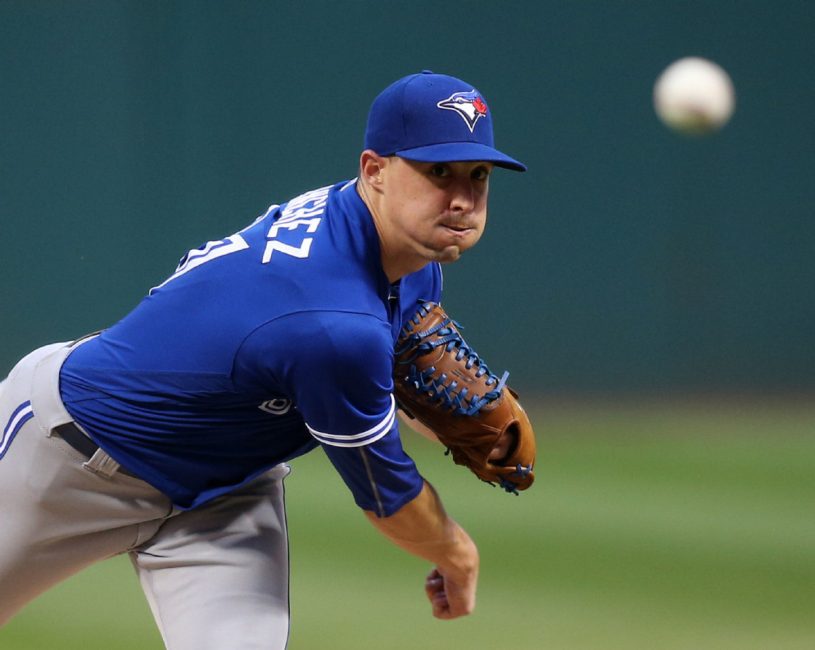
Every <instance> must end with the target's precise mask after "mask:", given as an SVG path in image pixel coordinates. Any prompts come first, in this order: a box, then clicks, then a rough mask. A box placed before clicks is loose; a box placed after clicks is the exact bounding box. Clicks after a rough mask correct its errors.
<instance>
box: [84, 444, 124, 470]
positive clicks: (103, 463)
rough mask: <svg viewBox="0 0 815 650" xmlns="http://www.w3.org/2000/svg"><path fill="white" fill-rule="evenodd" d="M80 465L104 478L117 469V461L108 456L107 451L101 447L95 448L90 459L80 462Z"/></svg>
mask: <svg viewBox="0 0 815 650" xmlns="http://www.w3.org/2000/svg"><path fill="white" fill-rule="evenodd" d="M82 466H83V467H84V468H85V469H87V470H88V471H89V472H93V473H94V474H99V476H104V477H105V478H111V477H112V476H113V475H114V474H115V473H116V472H118V471H119V463H117V462H116V461H115V460H113V459H112V458H111V457H110V456H108V454H107V452H106V451H105V450H103V449H102V448H101V447H100V448H99V449H97V450H96V452H95V453H94V454H93V456H91V457H90V459H88V460H87V461H86V462H84V463H82Z"/></svg>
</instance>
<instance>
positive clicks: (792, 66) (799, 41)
mask: <svg viewBox="0 0 815 650" xmlns="http://www.w3.org/2000/svg"><path fill="white" fill-rule="evenodd" d="M813 35H815V5H813V4H812V3H811V2H805V1H800V2H794V1H783V0H782V1H777V2H771V1H765V2H761V1H757V0H745V1H742V2H737V1H724V0H722V1H716V2H713V1H711V2H700V1H688V2H633V1H632V2H621V1H611V0H610V1H589V0H586V1H579V0H574V1H571V2H565V1H564V2H484V1H481V0H468V1H467V2H446V3H440V2H429V1H426V0H414V1H411V2H392V1H388V0H380V1H378V2H367V1H364V2H363V1H353V0H351V1H347V2H344V3H334V2H315V1H304V2H297V3H280V2H260V1H243V2H240V1H238V2H225V1H224V2H213V1H203V0H202V1H199V2H170V1H165V2H156V1H139V2H136V1H132V2H125V1H116V0H109V1H104V2H102V1H97V0H84V1H83V0H75V1H73V2H67V1H56V0H54V1H46V0H30V1H22V0H0V228H1V229H2V235H3V236H2V253H0V295H1V296H2V302H0V333H2V337H0V369H2V370H0V372H5V371H6V370H7V369H8V368H9V367H10V366H11V364H12V363H13V362H14V361H15V360H16V359H17V358H18V357H19V356H21V355H22V354H23V353H25V352H27V351H28V350H29V349H30V348H33V347H34V346H36V345H40V344H43V343H46V342H51V341H54V340H64V339H70V338H73V337H75V336H78V335H80V334H83V333H85V332H86V331H91V330H95V329H99V328H100V327H104V326H107V325H110V324H112V323H113V322H115V321H116V320H117V319H118V318H120V317H121V316H123V315H124V313H126V312H127V311H128V310H129V309H130V308H131V307H132V306H133V305H135V304H136V303H137V302H138V300H139V299H140V298H141V296H142V295H143V294H144V292H145V291H146V290H147V289H148V288H149V287H150V286H153V285H154V284H156V283H158V282H159V281H161V280H162V279H163V278H164V277H165V276H166V275H168V274H169V273H170V272H171V271H172V269H173V267H174V266H175V263H176V261H177V259H178V258H179V257H180V256H181V255H182V254H183V253H184V252H185V251H186V250H187V249H189V248H192V247H195V246H197V245H199V244H200V243H201V242H203V241H206V240H209V239H214V238H220V237H222V236H224V235H226V234H229V233H231V232H234V231H235V230H237V229H238V228H240V227H242V226H243V225H245V224H246V223H248V222H249V221H250V220H251V219H253V218H254V217H255V216H256V215H257V214H259V213H260V212H262V211H263V210H264V209H265V208H266V206H267V205H269V204H270V203H273V202H279V201H281V200H285V199H286V198H288V197H290V196H291V195H293V194H295V193H297V192H300V191H303V190H306V189H311V188H313V187H316V186H318V185H321V184H325V183H328V182H333V181H335V180H340V179H343V178H349V177H352V176H354V175H355V168H356V160H357V155H358V152H359V150H360V148H361V144H362V132H363V129H364V122H365V115H366V112H367V109H368V106H369V104H370V101H371V99H372V98H373V97H374V96H375V94H376V93H378V92H379V90H381V88H383V87H384V86H385V85H387V84H388V83H390V82H391V81H393V80H394V79H396V78H398V77H401V76H403V75H404V74H408V73H411V72H414V71H418V70H421V69H424V68H430V69H433V70H435V71H438V72H446V73H449V74H453V75H456V76H459V77H462V78H464V79H467V80H468V81H470V82H472V83H473V84H474V85H476V86H477V87H478V88H479V89H480V90H481V91H482V92H483V93H484V94H485V95H486V97H487V99H488V101H489V103H490V106H491V109H492V110H493V112H494V114H495V120H496V138H497V142H498V144H499V146H500V147H501V148H503V149H505V150H506V151H508V152H509V153H510V154H512V155H514V156H516V157H518V158H519V159H521V160H523V161H525V162H527V163H528V165H529V172H528V173H527V174H511V173H497V174H496V175H495V176H494V177H493V185H492V199H491V212H490V223H489V226H488V230H487V234H486V236H485V238H484V239H483V240H482V243H481V244H480V245H479V246H478V247H477V248H476V249H475V250H473V251H472V252H471V253H470V254H469V255H468V256H466V257H465V258H464V259H463V260H462V261H461V262H459V263H457V264H455V265H452V266H450V267H447V269H446V276H445V281H446V305H447V307H448V309H449V311H451V312H452V313H453V315H454V316H455V317H456V318H457V319H458V320H460V321H461V322H462V323H463V324H464V326H465V328H466V330H465V334H466V335H467V337H468V339H469V340H470V342H471V343H472V344H473V345H474V346H475V347H476V348H477V349H478V350H479V351H480V352H481V354H482V355H483V356H484V357H485V358H486V359H487V360H488V361H489V362H490V365H492V366H493V368H494V369H495V370H499V369H503V368H504V367H506V368H508V369H510V371H511V373H512V379H511V382H512V383H514V384H515V385H516V386H517V387H519V388H520V389H521V390H525V389H535V390H539V391H543V392H545V393H549V394H561V393H562V394H586V393H590V394H596V393H597V392H605V393H608V392H612V393H617V392H630V391H640V392H643V391H644V392H649V393H664V392H682V393H685V392H707V391H715V392H738V391H750V392H753V391H756V392H769V393H776V392H787V393H788V392H796V393H798V392H807V391H811V390H812V389H814V388H815V334H814V332H815V295H813V284H814V283H815V282H814V281H815V265H814V264H813V256H814V254H815V225H813V211H814V210H813V208H815V183H813V168H814V166H815V165H814V163H815V129H813V124H812V117H813V114H815V73H814V72H813V70H815V65H814V64H815V45H814V44H813V43H814V42H815V38H814V37H813ZM686 55H700V56H705V57H708V58H711V59H713V60H715V61H717V62H719V63H720V64H721V65H723V66H724V67H725V68H726V69H727V70H728V71H729V72H730V74H731V76H732V78H733V80H734V83H735V86H736V90H737V93H738V98H737V109H736V113H735V116H734V118H733V120H732V122H731V123H730V124H729V125H728V126H727V127H726V128H725V129H724V130H723V131H722V132H720V133H718V134H716V135H715V136H713V137H709V138H705V139H688V138H684V137H681V136H678V135H676V134H674V133H671V132H669V131H668V130H667V129H665V128H664V127H663V126H662V125H661V124H660V123H659V122H658V121H657V119H656V117H655V115H654V113H653V110H652V106H651V90H652V86H653V82H654V80H655V79H656V77H657V75H658V74H659V72H660V71H661V70H662V69H663V68H664V67H665V66H666V65H668V64H669V63H670V62H671V61H673V60H674V59H676V58H679V57H681V56H686Z"/></svg>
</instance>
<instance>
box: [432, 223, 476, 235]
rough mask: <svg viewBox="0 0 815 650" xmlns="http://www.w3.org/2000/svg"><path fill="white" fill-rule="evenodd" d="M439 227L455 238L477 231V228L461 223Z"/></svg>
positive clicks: (443, 224) (444, 224) (445, 224)
mask: <svg viewBox="0 0 815 650" xmlns="http://www.w3.org/2000/svg"><path fill="white" fill-rule="evenodd" d="M439 225H440V227H442V228H444V230H446V231H447V232H448V233H450V234H451V235H453V236H454V237H464V236H466V235H468V234H470V233H471V232H474V231H475V228H473V227H472V226H468V225H466V224H461V223H442V224H439Z"/></svg>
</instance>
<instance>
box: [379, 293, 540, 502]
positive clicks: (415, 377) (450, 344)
mask: <svg viewBox="0 0 815 650" xmlns="http://www.w3.org/2000/svg"><path fill="white" fill-rule="evenodd" d="M394 354H395V362H394V395H395V397H396V401H397V403H398V405H399V407H400V408H401V409H402V410H403V411H404V412H405V413H406V414H407V415H408V416H409V417H411V418H415V419H417V420H419V422H421V423H422V424H424V425H425V426H426V427H428V428H429V429H431V430H432V431H433V433H435V434H436V436H437V437H438V439H439V440H440V441H441V443H442V444H443V445H445V446H446V447H447V449H448V451H449V453H451V454H452V456H453V460H454V461H455V462H456V463H457V464H458V465H465V466H466V467H469V468H470V470H471V471H472V472H473V473H474V474H475V475H476V476H477V477H478V478H480V479H481V480H482V481H486V482H487V483H490V484H492V485H495V484H498V485H500V486H501V487H502V488H504V489H505V490H506V491H507V492H512V493H514V494H518V490H525V489H527V488H528V487H529V486H530V485H532V481H534V480H535V475H534V473H533V471H532V470H533V466H534V463H535V432H534V431H533V430H532V424H531V423H530V422H529V418H528V417H527V415H526V412H525V411H524V410H523V408H522V407H521V405H520V403H519V402H518V399H517V397H518V396H517V394H516V393H515V392H514V391H513V390H512V389H510V388H509V386H506V379H507V377H508V376H509V373H508V372H505V373H504V375H503V376H502V377H501V378H500V379H499V378H498V377H497V376H496V375H493V374H492V373H491V372H490V371H489V368H487V366H486V364H485V363H484V362H483V361H482V360H481V359H480V358H479V356H478V355H477V354H476V353H475V352H473V350H472V349H471V348H470V347H469V346H468V345H467V344H466V343H465V341H464V339H463V338H462V337H461V333H460V332H459V330H458V324H457V323H455V322H454V321H453V320H452V319H451V318H450V317H449V316H448V315H447V314H446V313H445V312H444V310H443V309H442V308H441V306H440V305H438V304H437V303H433V302H421V303H420V304H419V308H418V311H417V312H416V315H415V316H414V317H413V318H412V319H410V320H409V321H408V322H407V323H406V324H405V325H404V327H403V328H402V331H401V333H400V335H399V340H398V342H397V344H396V349H395V351H394ZM503 435H509V436H512V438H513V442H512V443H511V444H510V447H509V450H508V452H507V455H506V456H505V457H504V458H500V459H490V457H489V456H490V453H491V452H492V450H493V448H494V447H495V446H496V445H497V443H498V441H499V440H500V439H501V437H502V436H503Z"/></svg>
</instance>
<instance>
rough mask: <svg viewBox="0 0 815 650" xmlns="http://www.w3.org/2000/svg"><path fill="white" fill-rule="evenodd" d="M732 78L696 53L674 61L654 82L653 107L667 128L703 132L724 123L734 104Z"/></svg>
mask: <svg viewBox="0 0 815 650" xmlns="http://www.w3.org/2000/svg"><path fill="white" fill-rule="evenodd" d="M735 101H736V98H735V91H734V89H733V82H732V81H731V80H730V76H729V75H728V74H727V72H725V70H724V69H723V68H722V67H721V66H719V65H717V64H716V63H713V62H712V61H709V60H707V59H703V58H700V57H686V58H683V59H679V60H678V61H674V62H673V63H672V64H671V65H669V66H668V67H667V68H665V70H664V71H663V72H662V74H660V75H659V77H658V78H657V81H656V84H655V85H654V109H655V110H656V113H657V115H658V116H659V118H660V119H661V120H662V122H663V123H665V124H666V125H667V126H669V127H670V128H672V129H674V130H675V131H679V132H681V133H686V134H691V135H705V134H708V133H712V132H714V131H717V130H718V129H720V128H721V127H722V126H724V125H725V124H726V123H727V121H728V120H729V119H730V116H731V115H732V114H733V108H734V107H735Z"/></svg>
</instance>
